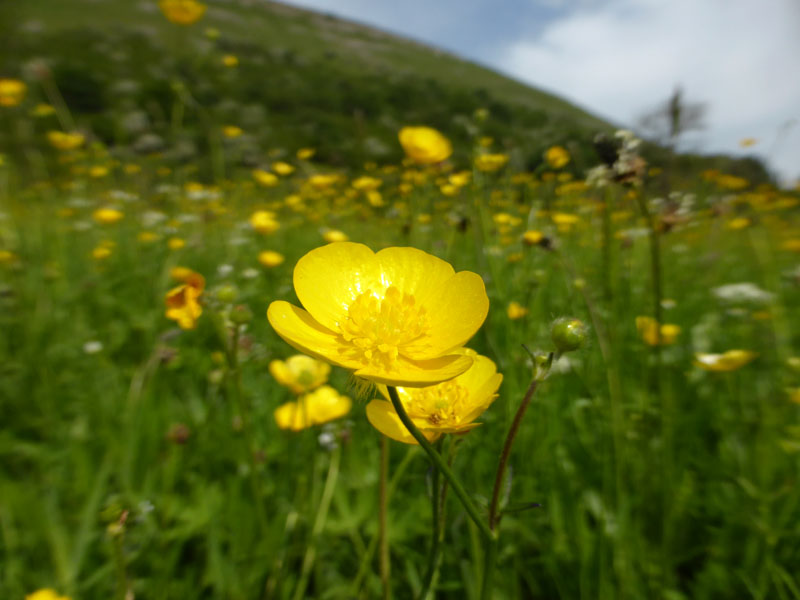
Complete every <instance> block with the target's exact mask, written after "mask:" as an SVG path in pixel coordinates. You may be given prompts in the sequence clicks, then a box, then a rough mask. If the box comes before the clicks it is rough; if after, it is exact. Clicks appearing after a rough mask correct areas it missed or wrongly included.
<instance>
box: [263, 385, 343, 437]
mask: <svg viewBox="0 0 800 600" xmlns="http://www.w3.org/2000/svg"><path fill="white" fill-rule="evenodd" d="M352 405H353V403H352V401H351V400H350V398H348V397H347V396H342V395H341V394H339V392H337V391H336V390H335V389H333V388H332V387H330V386H328V385H323V386H322V387H321V388H318V389H317V390H315V391H313V392H311V393H309V394H306V395H305V396H301V397H300V399H298V400H297V402H287V403H286V404H283V405H281V406H279V407H278V409H277V410H276V411H275V422H276V423H277V424H278V427H280V428H281V429H291V430H292V431H300V430H302V429H305V428H307V427H311V426H312V425H321V424H323V423H327V422H328V421H333V420H334V419H339V418H340V417H343V416H345V415H346V414H347V413H349V412H350V408H351V407H352Z"/></svg>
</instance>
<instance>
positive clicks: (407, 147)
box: [398, 127, 453, 165]
mask: <svg viewBox="0 0 800 600" xmlns="http://www.w3.org/2000/svg"><path fill="white" fill-rule="evenodd" d="M398 138H399V139H400V145H401V146H403V150H404V151H405V153H406V156H408V157H409V158H410V159H411V160H413V161H414V162H417V163H420V164H423V165H432V164H436V163H440V162H442V161H443V160H446V159H447V158H448V157H449V156H450V155H451V154H452V153H453V146H452V145H451V144H450V140H448V139H447V138H446V137H444V136H443V135H442V134H441V133H439V132H438V131H436V130H435V129H432V128H431V127H403V128H402V129H401V130H400V133H399V134H398Z"/></svg>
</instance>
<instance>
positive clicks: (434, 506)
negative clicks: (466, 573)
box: [419, 440, 452, 600]
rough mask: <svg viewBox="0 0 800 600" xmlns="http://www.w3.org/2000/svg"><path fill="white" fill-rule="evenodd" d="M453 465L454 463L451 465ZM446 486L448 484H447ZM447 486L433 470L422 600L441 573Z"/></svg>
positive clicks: (426, 597)
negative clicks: (437, 575)
mask: <svg viewBox="0 0 800 600" xmlns="http://www.w3.org/2000/svg"><path fill="white" fill-rule="evenodd" d="M441 449H442V444H441V440H440V441H439V442H437V443H436V451H437V452H441ZM450 464H451V465H452V462H451V463H450ZM445 485H446V484H445ZM444 492H445V486H443V485H442V483H441V477H440V475H439V469H437V468H436V467H434V468H433V472H432V476H431V517H432V519H431V520H432V527H431V551H430V555H429V556H428V571H427V573H426V574H425V582H424V583H423V585H422V591H421V592H420V594H419V597H420V600H427V599H428V596H429V595H430V593H431V588H432V587H433V586H434V580H435V579H436V574H437V573H438V571H439V564H440V562H441V555H442V546H441V542H442V537H443V535H442V534H443V533H444V514H443V512H444V510H443V509H444V506H443V496H444Z"/></svg>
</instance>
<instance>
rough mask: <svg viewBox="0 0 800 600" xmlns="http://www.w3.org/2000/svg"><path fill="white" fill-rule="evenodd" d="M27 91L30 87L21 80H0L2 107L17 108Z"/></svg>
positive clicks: (0, 103) (0, 101) (0, 102)
mask: <svg viewBox="0 0 800 600" xmlns="http://www.w3.org/2000/svg"><path fill="white" fill-rule="evenodd" d="M27 91H28V86H26V85H25V82H23V81H20V80H19V79H0V106H9V107H10V106H16V105H17V104H19V103H20V102H22V100H23V99H24V98H25V93H26V92H27Z"/></svg>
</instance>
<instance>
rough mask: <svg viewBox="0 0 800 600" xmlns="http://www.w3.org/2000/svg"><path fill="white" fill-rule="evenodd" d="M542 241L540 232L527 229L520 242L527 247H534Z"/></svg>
mask: <svg viewBox="0 0 800 600" xmlns="http://www.w3.org/2000/svg"><path fill="white" fill-rule="evenodd" d="M543 239H544V234H543V233H542V232H541V231H536V230H535V229H529V230H528V231H526V232H525V233H523V234H522V241H523V242H525V243H526V244H527V245H528V246H535V245H536V244H538V243H539V242H541V241H542V240H543Z"/></svg>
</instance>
